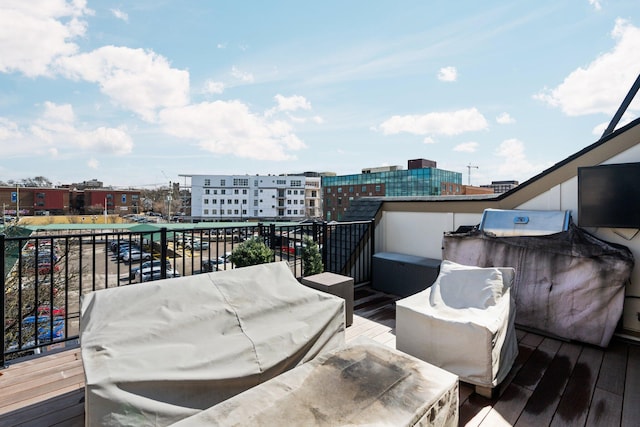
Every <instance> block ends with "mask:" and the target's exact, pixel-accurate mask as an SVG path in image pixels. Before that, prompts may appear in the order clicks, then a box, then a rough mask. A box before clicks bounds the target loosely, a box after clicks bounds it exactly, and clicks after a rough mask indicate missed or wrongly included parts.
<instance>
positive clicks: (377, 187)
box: [375, 185, 381, 193]
mask: <svg viewBox="0 0 640 427" xmlns="http://www.w3.org/2000/svg"><path fill="white" fill-rule="evenodd" d="M380 188H381V187H380V186H379V185H376V190H375V191H376V192H378V193H379V192H380Z"/></svg>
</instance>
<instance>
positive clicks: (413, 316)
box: [396, 260, 518, 388]
mask: <svg viewBox="0 0 640 427" xmlns="http://www.w3.org/2000/svg"><path fill="white" fill-rule="evenodd" d="M514 275H515V273H514V271H513V268H487V269H481V268H478V267H473V266H466V265H460V264H456V263H454V262H451V261H448V260H444V261H442V264H441V266H440V273H439V275H438V278H437V279H436V281H435V282H434V283H433V285H432V286H431V287H430V288H427V289H426V290H424V291H422V292H418V293H417V294H414V295H411V296H409V297H407V298H404V299H401V300H399V301H396V348H397V349H398V350H401V351H404V352H406V353H408V354H411V355H412V356H415V357H417V358H419V359H422V360H424V361H426V362H429V363H432V364H434V365H436V366H439V367H440V368H442V369H445V370H447V371H449V372H453V373H454V374H457V375H458V376H460V379H461V380H462V381H465V382H468V383H471V384H475V385H478V386H482V387H487V388H494V387H495V386H497V385H498V384H500V383H501V382H502V380H503V379H504V378H505V377H506V375H507V374H508V373H509V370H510V369H511V367H512V366H513V362H514V361H515V358H516V356H517V355H518V342H517V338H516V334H515V327H514V316H515V304H514V302H513V300H512V298H511V293H510V288H511V283H512V282H513V277H514Z"/></svg>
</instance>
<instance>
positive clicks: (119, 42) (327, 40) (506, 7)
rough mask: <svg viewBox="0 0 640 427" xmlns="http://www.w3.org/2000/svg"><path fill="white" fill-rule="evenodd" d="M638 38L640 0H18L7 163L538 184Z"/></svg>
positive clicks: (634, 61)
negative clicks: (410, 165) (437, 176)
mask: <svg viewBox="0 0 640 427" xmlns="http://www.w3.org/2000/svg"><path fill="white" fill-rule="evenodd" d="M44 41H46V42H44ZM639 51H640V3H639V2H637V0H620V1H615V2H610V1H598V0H576V1H572V2H557V1H553V0H540V1H538V2H499V1H489V2H481V3H479V2H463V3H462V4H461V3H460V2H446V1H442V0H437V1H432V2H423V1H418V0H407V1H401V2H395V3H388V2H375V1H374V2H370V1H368V2H364V1H352V2H337V1H335V0H329V1H325V2H320V3H310V4H307V3H296V2H285V1H277V0H276V1H273V2H264V3H263V2H252V3H246V2H244V3H232V2H221V1H212V2H197V1H193V0H183V1H177V0H167V1H162V2H158V1H152V0H139V1H136V2H134V3H131V4H128V3H112V2H107V1H102V0H100V1H90V0H89V1H85V0H73V1H71V0H67V1H64V0H60V1H55V2H52V1H49V0H32V1H29V2H19V1H9V2H3V3H2V4H0V144H2V156H1V157H0V158H1V159H2V160H0V180H1V181H5V182H6V181H7V180H10V179H13V180H16V181H19V180H21V179H25V178H31V177H36V176H44V177H47V178H48V179H50V180H51V181H52V182H53V183H54V184H68V183H71V182H78V181H82V180H91V179H97V180H98V181H102V182H104V183H105V185H112V186H114V187H136V188H147V187H154V186H160V185H168V183H169V181H171V182H181V180H182V178H180V175H189V174H193V175H196V174H227V175H242V174H249V175H255V174H260V175H268V174H280V173H297V172H304V171H317V172H324V171H330V172H335V173H336V174H337V175H347V174H358V173H360V171H361V170H362V169H363V168H369V167H371V168H373V167H379V166H387V165H402V166H403V167H405V168H406V162H407V160H408V159H418V158H425V159H430V160H433V161H436V162H437V164H438V168H440V169H445V170H451V171H455V172H459V173H461V174H462V175H463V183H464V184H467V178H468V176H469V175H468V171H469V170H468V168H467V167H468V166H469V165H472V166H473V167H474V168H473V170H471V176H470V184H471V185H474V186H480V185H483V184H489V183H491V182H492V181H498V180H516V181H519V182H520V183H522V182H524V181H526V180H527V179H529V178H531V177H533V176H535V175H536V174H538V173H540V172H542V171H543V170H544V169H546V168H548V167H550V166H552V165H553V164H555V163H557V162H559V161H561V160H563V159H564V158H566V157H567V156H569V155H571V154H573V153H576V152H577V151H579V150H581V149H582V148H584V147H585V146H587V145H589V144H591V143H593V142H595V141H597V140H598V139H599V138H600V135H601V134H602V132H603V131H604V129H605V128H606V126H607V125H608V123H609V121H610V120H611V118H612V117H613V114H614V113H615V111H616V109H617V108H618V106H619V105H620V103H621V102H622V100H623V98H624V96H625V95H626V93H627V91H628V90H629V88H630V87H631V85H632V84H633V82H634V80H635V79H636V77H637V76H638V73H640V55H638V54H637V52H639ZM639 111H640V100H638V99H636V100H634V102H633V103H632V104H631V106H630V107H629V109H628V112H627V114H626V115H625V116H624V117H623V119H622V121H621V123H620V125H619V126H621V125H623V124H625V123H628V122H629V121H630V120H632V119H634V118H636V117H637V116H638V112H639ZM476 167H477V168H476Z"/></svg>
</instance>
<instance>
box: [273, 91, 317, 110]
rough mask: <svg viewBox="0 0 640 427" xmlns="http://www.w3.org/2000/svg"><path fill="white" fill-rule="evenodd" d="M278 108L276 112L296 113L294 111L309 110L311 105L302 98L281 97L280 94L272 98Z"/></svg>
mask: <svg viewBox="0 0 640 427" xmlns="http://www.w3.org/2000/svg"><path fill="white" fill-rule="evenodd" d="M274 99H275V100H276V102H277V103H278V106H277V107H276V108H277V109H278V111H296V110H311V103H310V102H309V101H307V100H306V99H305V97H304V96H299V95H293V96H289V97H287V96H282V95H280V94H278V95H276V96H275V97H274Z"/></svg>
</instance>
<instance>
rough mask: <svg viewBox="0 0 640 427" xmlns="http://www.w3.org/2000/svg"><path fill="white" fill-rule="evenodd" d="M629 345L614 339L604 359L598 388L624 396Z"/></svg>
mask: <svg viewBox="0 0 640 427" xmlns="http://www.w3.org/2000/svg"><path fill="white" fill-rule="evenodd" d="M627 349H628V345H627V344H626V343H623V342H622V341H613V342H612V343H611V344H610V345H609V348H608V349H607V352H606V353H605V354H604V358H603V359H602V367H601V368H600V375H599V376H598V382H597V384H596V387H597V388H600V389H602V390H606V391H609V392H611V393H614V394H618V395H620V396H622V394H623V393H624V379H625V376H626V373H627Z"/></svg>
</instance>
